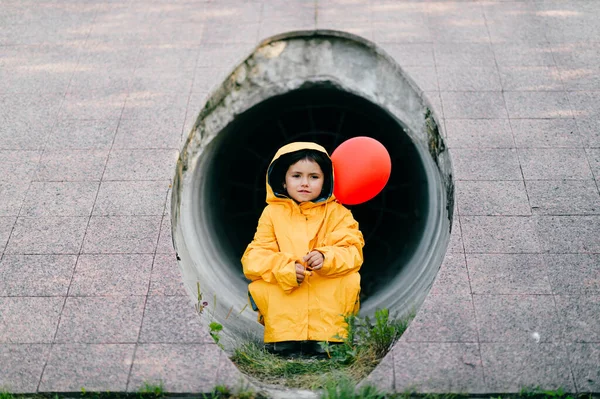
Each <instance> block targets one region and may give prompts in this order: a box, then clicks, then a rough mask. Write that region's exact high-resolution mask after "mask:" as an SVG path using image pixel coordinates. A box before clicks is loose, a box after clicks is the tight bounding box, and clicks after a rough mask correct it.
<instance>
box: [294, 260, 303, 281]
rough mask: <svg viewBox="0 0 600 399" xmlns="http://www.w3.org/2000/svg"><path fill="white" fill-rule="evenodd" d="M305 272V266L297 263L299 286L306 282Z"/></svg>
mask: <svg viewBox="0 0 600 399" xmlns="http://www.w3.org/2000/svg"><path fill="white" fill-rule="evenodd" d="M304 272H305V270H304V266H302V265H301V264H300V263H298V262H296V281H298V285H300V284H302V282H303V281H304Z"/></svg>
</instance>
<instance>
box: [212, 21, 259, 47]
mask: <svg viewBox="0 0 600 399" xmlns="http://www.w3.org/2000/svg"><path fill="white" fill-rule="evenodd" d="M259 27H260V24H258V23H244V24H237V25H235V27H234V26H231V25H222V24H217V25H215V24H214V23H211V24H207V25H206V26H205V29H204V32H203V33H202V43H204V44H248V45H250V44H252V45H255V44H256V42H257V41H258V30H259Z"/></svg>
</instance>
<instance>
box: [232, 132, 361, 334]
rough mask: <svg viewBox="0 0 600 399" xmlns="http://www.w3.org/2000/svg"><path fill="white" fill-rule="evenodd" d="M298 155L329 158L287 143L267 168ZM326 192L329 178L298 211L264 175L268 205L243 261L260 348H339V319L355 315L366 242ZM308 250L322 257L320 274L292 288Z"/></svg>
mask: <svg viewBox="0 0 600 399" xmlns="http://www.w3.org/2000/svg"><path fill="white" fill-rule="evenodd" d="M302 149H314V150H318V151H322V152H324V153H325V154H327V152H326V150H325V149H324V148H323V147H321V146H319V145H317V144H315V143H292V144H288V145H286V146H284V147H282V148H281V149H280V150H279V151H278V152H277V154H276V155H275V157H274V158H273V161H272V162H271V167H272V166H274V164H275V163H276V162H277V159H278V158H279V157H280V156H282V155H283V154H287V153H290V152H294V151H299V150H302ZM271 167H270V168H269V170H271ZM325 190H329V193H325ZM332 191H333V176H332V179H331V187H330V188H328V189H326V188H325V187H323V192H322V195H323V194H324V195H323V196H322V197H320V198H318V199H316V200H314V202H313V201H310V202H302V203H300V204H298V203H296V202H295V201H294V200H293V199H291V198H289V197H287V196H285V195H281V194H277V195H276V194H275V193H274V192H273V189H272V187H271V185H270V184H269V176H268V174H267V204H268V205H267V206H266V207H265V209H264V211H263V213H262V215H261V217H260V220H259V222H258V228H257V231H256V234H255V235H254V240H253V241H252V242H251V243H250V245H248V247H247V249H246V251H245V253H244V255H243V257H242V265H243V269H244V275H245V276H246V277H247V278H248V279H250V280H252V282H251V283H250V285H249V287H248V288H249V293H250V295H251V296H252V299H253V300H254V302H255V304H256V307H258V312H259V314H258V320H259V322H260V323H262V324H264V326H265V333H264V341H265V342H280V341H304V340H311V341H330V342H336V341H338V342H339V341H341V339H340V338H339V337H345V327H346V325H345V323H344V318H343V315H346V314H349V313H357V312H358V309H359V300H358V298H359V293H360V275H359V274H358V270H359V269H360V267H361V265H362V263H363V254H362V248H363V246H364V240H363V236H362V233H361V232H360V230H359V229H358V223H357V222H356V220H354V218H353V217H352V213H351V212H350V211H349V210H348V209H347V208H345V207H344V206H343V205H342V204H340V203H339V202H337V201H336V200H335V197H334V196H333V193H332ZM312 250H316V251H319V252H321V253H322V254H323V256H324V262H323V267H322V269H320V270H318V271H313V272H312V275H306V276H305V279H304V281H303V282H302V284H300V285H298V282H297V281H296V267H295V263H296V262H298V263H301V264H305V263H304V262H303V261H302V258H303V257H304V256H305V255H306V254H308V253H309V252H311V251H312ZM336 335H337V336H338V337H336Z"/></svg>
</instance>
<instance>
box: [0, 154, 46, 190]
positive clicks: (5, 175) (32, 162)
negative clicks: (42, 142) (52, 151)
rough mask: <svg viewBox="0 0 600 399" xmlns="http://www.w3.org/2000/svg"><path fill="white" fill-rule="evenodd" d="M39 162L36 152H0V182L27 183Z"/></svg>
mask: <svg viewBox="0 0 600 399" xmlns="http://www.w3.org/2000/svg"><path fill="white" fill-rule="evenodd" d="M39 161H40V152H38V151H10V150H0V181H4V182H6V181H8V182H21V183H25V182H29V181H30V180H31V178H32V177H33V174H34V172H35V168H36V167H37V165H38V163H39Z"/></svg>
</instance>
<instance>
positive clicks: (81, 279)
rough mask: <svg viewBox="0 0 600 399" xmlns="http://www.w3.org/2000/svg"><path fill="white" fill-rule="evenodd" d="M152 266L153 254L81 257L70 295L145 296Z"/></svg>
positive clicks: (70, 288)
mask: <svg viewBox="0 0 600 399" xmlns="http://www.w3.org/2000/svg"><path fill="white" fill-rule="evenodd" d="M152 262H153V256H152V255H151V254H108V255H80V256H79V258H78V260H77V270H76V271H75V274H74V275H73V280H72V282H71V285H70V287H69V295H70V296H105V295H111V296H112V295H137V296H143V295H146V293H147V292H148V284H149V282H150V273H151V271H152Z"/></svg>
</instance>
